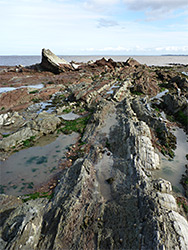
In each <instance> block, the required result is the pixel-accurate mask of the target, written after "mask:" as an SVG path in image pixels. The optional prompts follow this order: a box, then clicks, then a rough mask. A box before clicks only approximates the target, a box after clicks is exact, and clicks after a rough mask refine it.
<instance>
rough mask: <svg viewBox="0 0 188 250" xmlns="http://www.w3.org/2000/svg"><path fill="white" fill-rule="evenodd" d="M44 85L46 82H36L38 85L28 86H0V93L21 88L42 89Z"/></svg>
mask: <svg viewBox="0 0 188 250" xmlns="http://www.w3.org/2000/svg"><path fill="white" fill-rule="evenodd" d="M43 87H44V84H36V85H28V86H21V87H17V88H15V87H0V94H1V93H5V92H8V91H12V90H15V89H21V88H34V89H42V88H43Z"/></svg>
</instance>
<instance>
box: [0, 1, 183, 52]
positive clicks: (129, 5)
mask: <svg viewBox="0 0 188 250" xmlns="http://www.w3.org/2000/svg"><path fill="white" fill-rule="evenodd" d="M0 23H1V31H0V34H1V38H0V55H40V54H41V50H42V48H46V49H50V50H51V51H52V52H54V53H55V54H57V55H162V54H186V55H188V0H77V1H76V0H72V1H71V0H69V1H68V0H0Z"/></svg>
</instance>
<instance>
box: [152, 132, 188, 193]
mask: <svg viewBox="0 0 188 250" xmlns="http://www.w3.org/2000/svg"><path fill="white" fill-rule="evenodd" d="M172 132H173V134H174V135H175V136H176V138H177V147H176V150H175V151H174V153H175V157H174V158H173V159H172V160H170V159H169V158H168V157H164V156H162V158H161V169H160V170H156V171H154V177H155V178H163V179H165V180H168V181H170V182H171V184H172V187H173V191H174V192H176V193H182V194H183V193H184V190H183V187H182V185H181V184H180V180H181V177H182V174H184V173H185V164H186V163H187V160H186V157H185V156H186V154H187V153H188V152H187V151H188V141H187V139H188V136H187V135H186V133H185V132H184V131H183V129H181V128H175V130H174V131H172Z"/></svg>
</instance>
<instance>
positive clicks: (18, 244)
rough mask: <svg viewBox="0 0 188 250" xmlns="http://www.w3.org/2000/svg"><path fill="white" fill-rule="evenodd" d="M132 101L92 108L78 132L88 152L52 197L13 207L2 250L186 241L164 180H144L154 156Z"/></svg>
mask: <svg viewBox="0 0 188 250" xmlns="http://www.w3.org/2000/svg"><path fill="white" fill-rule="evenodd" d="M130 103H131V99H130V98H129V97H127V98H125V99H124V101H123V102H121V103H119V104H116V103H114V104H112V103H111V104H110V103H109V102H108V101H107V102H103V103H101V105H99V106H98V109H97V110H96V112H95V114H94V116H93V120H92V121H91V122H90V123H89V124H88V127H87V130H86V132H85V134H84V136H83V138H85V140H86V141H87V142H88V143H89V144H90V143H92V147H91V150H90V152H89V154H88V155H86V156H85V157H84V158H83V159H78V160H77V161H76V162H75V163H74V165H73V166H72V167H70V168H69V169H65V170H64V175H63V177H62V179H61V181H60V183H59V184H58V186H57V188H56V190H55V195H54V198H53V199H52V201H50V202H48V203H47V204H46V202H45V201H44V200H42V201H39V200H38V201H36V202H34V201H29V202H27V204H23V205H20V206H19V207H17V208H16V209H14V210H13V211H12V212H11V214H10V216H9V217H8V218H7V220H5V222H4V224H3V226H2V231H1V235H2V236H1V237H2V246H5V249H19V248H21V249H29V248H30V249H173V248H174V249H175V248H177V249H186V248H187V247H188V236H187V230H188V222H187V221H186V219H185V218H184V217H183V216H181V215H180V214H179V213H178V211H179V210H178V206H177V204H176V200H175V199H174V197H173V196H172V195H171V185H170V183H169V182H165V181H163V180H161V179H160V180H158V181H157V180H155V181H154V182H152V180H151V179H150V173H149V172H148V170H151V169H155V168H156V167H157V166H158V165H159V157H158V155H157V154H156V153H155V150H154V148H153V147H152V145H151V134H150V130H149V127H148V126H147V124H146V123H145V122H143V121H139V120H138V118H137V116H136V114H135V113H134V111H133V110H132V108H131V105H130ZM107 141H108V146H107V147H108V148H106V147H105V145H106V142H107ZM122 142H123V143H122ZM119 145H121V147H119ZM109 178H111V183H107V182H106V180H107V179H109Z"/></svg>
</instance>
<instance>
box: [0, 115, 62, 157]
mask: <svg viewBox="0 0 188 250" xmlns="http://www.w3.org/2000/svg"><path fill="white" fill-rule="evenodd" d="M13 117H14V115H13ZM60 123H61V120H60V119H59V118H58V117H56V116H55V115H53V114H48V113H47V112H45V111H43V112H42V113H40V114H39V115H37V116H36V117H35V119H34V120H33V119H31V120H30V121H29V122H28V123H26V125H25V126H24V127H22V128H21V129H20V130H18V131H16V132H14V133H12V134H10V135H9V136H8V137H4V138H2V140H1V141H0V150H1V151H2V153H1V154H0V155H1V157H3V153H4V152H5V151H10V150H11V149H12V148H16V147H19V146H21V145H23V144H24V142H25V141H26V140H30V139H31V138H33V139H34V140H36V139H38V138H40V137H41V136H42V135H47V134H49V133H51V132H54V131H55V130H56V128H57V127H58V125H59V124H60Z"/></svg>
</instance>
